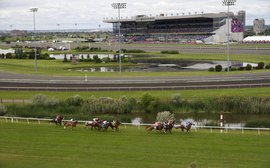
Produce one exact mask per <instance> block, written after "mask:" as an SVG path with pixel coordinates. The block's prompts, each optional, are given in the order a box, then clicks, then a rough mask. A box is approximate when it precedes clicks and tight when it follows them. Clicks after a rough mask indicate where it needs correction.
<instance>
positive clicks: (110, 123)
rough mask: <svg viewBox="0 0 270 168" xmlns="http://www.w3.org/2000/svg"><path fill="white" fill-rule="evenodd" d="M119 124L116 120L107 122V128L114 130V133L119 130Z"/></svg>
mask: <svg viewBox="0 0 270 168" xmlns="http://www.w3.org/2000/svg"><path fill="white" fill-rule="evenodd" d="M120 124H121V123H120V122H119V121H118V120H113V122H109V126H110V127H111V128H112V130H115V131H118V130H119V128H118V126H119V125H120Z"/></svg>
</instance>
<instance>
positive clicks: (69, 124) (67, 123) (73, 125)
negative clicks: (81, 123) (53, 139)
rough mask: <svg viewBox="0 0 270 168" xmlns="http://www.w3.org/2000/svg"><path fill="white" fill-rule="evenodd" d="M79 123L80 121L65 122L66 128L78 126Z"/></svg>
mask: <svg viewBox="0 0 270 168" xmlns="http://www.w3.org/2000/svg"><path fill="white" fill-rule="evenodd" d="M77 123H78V121H66V122H65V123H64V128H65V129H66V128H67V127H71V129H72V128H73V127H76V125H77Z"/></svg>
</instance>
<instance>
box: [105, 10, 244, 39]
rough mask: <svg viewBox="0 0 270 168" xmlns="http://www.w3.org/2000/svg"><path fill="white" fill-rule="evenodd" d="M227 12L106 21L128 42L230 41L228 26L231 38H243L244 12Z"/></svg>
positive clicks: (139, 16) (138, 17) (141, 16)
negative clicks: (228, 39)
mask: <svg viewBox="0 0 270 168" xmlns="http://www.w3.org/2000/svg"><path fill="white" fill-rule="evenodd" d="M227 17H228V13H225V12H222V13H200V14H197V13H195V14H190V13H189V14H188V15H185V14H184V13H183V14H182V15H179V14H177V15H170V16H168V15H164V14H160V15H158V16H146V15H138V16H135V17H131V18H125V19H123V18H121V19H120V25H119V20H118V18H111V19H108V18H105V19H104V20H103V22H105V23H112V24H113V32H114V33H116V34H117V33H118V30H119V27H120V26H121V34H123V35H124V37H125V39H126V40H127V41H159V42H179V43H185V42H196V41H203V42H205V43H224V42H227V34H228V33H227V32H228V25H229V28H230V41H236V42H238V41H242V40H243V32H244V28H245V17H246V14H245V11H239V12H238V14H237V15H235V14H234V13H232V12H230V13H229V20H228V19H227Z"/></svg>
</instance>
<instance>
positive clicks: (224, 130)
mask: <svg viewBox="0 0 270 168" xmlns="http://www.w3.org/2000/svg"><path fill="white" fill-rule="evenodd" d="M0 119H2V120H4V121H5V122H11V123H19V121H20V120H22V121H24V122H27V123H28V124H30V122H37V123H38V124H41V122H42V121H43V122H44V121H46V122H49V121H51V120H53V119H46V118H24V117H5V116H0ZM2 120H0V121H2ZM63 121H70V120H63ZM86 122H88V121H83V120H80V121H78V123H81V124H85V123H86ZM121 125H123V126H124V127H125V128H126V127H127V126H136V127H138V129H139V130H140V129H141V127H142V126H148V125H153V124H143V123H138V124H137V123H136V124H134V123H121ZM192 129H193V130H194V131H195V132H197V131H198V129H209V131H210V132H211V133H212V132H213V131H214V130H220V133H227V132H228V130H240V131H241V133H242V134H244V132H245V131H247V130H253V131H257V133H258V135H260V134H261V131H270V128H250V127H227V126H225V127H219V126H198V125H197V126H193V127H192Z"/></svg>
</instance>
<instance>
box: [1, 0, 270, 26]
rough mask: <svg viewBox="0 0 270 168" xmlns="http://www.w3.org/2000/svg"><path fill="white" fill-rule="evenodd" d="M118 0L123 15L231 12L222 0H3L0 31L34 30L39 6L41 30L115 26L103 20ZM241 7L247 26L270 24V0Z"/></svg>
mask: <svg viewBox="0 0 270 168" xmlns="http://www.w3.org/2000/svg"><path fill="white" fill-rule="evenodd" d="M117 2H125V3H127V8H126V9H123V10H121V16H122V17H123V18H126V17H132V16H135V15H141V14H145V15H150V14H151V15H153V16H155V15H159V14H161V13H164V14H168V15H171V14H174V15H176V14H177V13H179V14H182V13H183V12H184V13H186V14H187V13H188V12H191V13H195V12H198V13H201V12H202V11H203V12H204V13H219V12H226V11H227V7H226V6H223V5H222V0H188V1H186V0H121V1H120V0H0V30H11V29H23V30H31V29H33V27H34V26H33V13H31V12H30V10H29V9H30V7H37V8H38V12H37V13H36V29H37V30H48V29H50V30H57V29H60V30H64V29H98V28H99V27H100V28H111V27H112V25H111V24H108V23H103V19H104V18H111V17H114V18H116V17H117V10H115V9H113V8H112V6H111V4H112V3H117ZM239 10H245V11H246V15H247V17H246V19H247V20H246V25H252V23H253V20H254V19H255V18H264V19H265V21H266V24H267V25H270V0H237V2H236V5H235V6H231V7H230V11H232V12H234V13H236V12H238V11H239ZM57 24H59V26H57ZM11 25H12V26H11ZM76 25H77V26H76ZM99 25H100V26H99Z"/></svg>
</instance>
